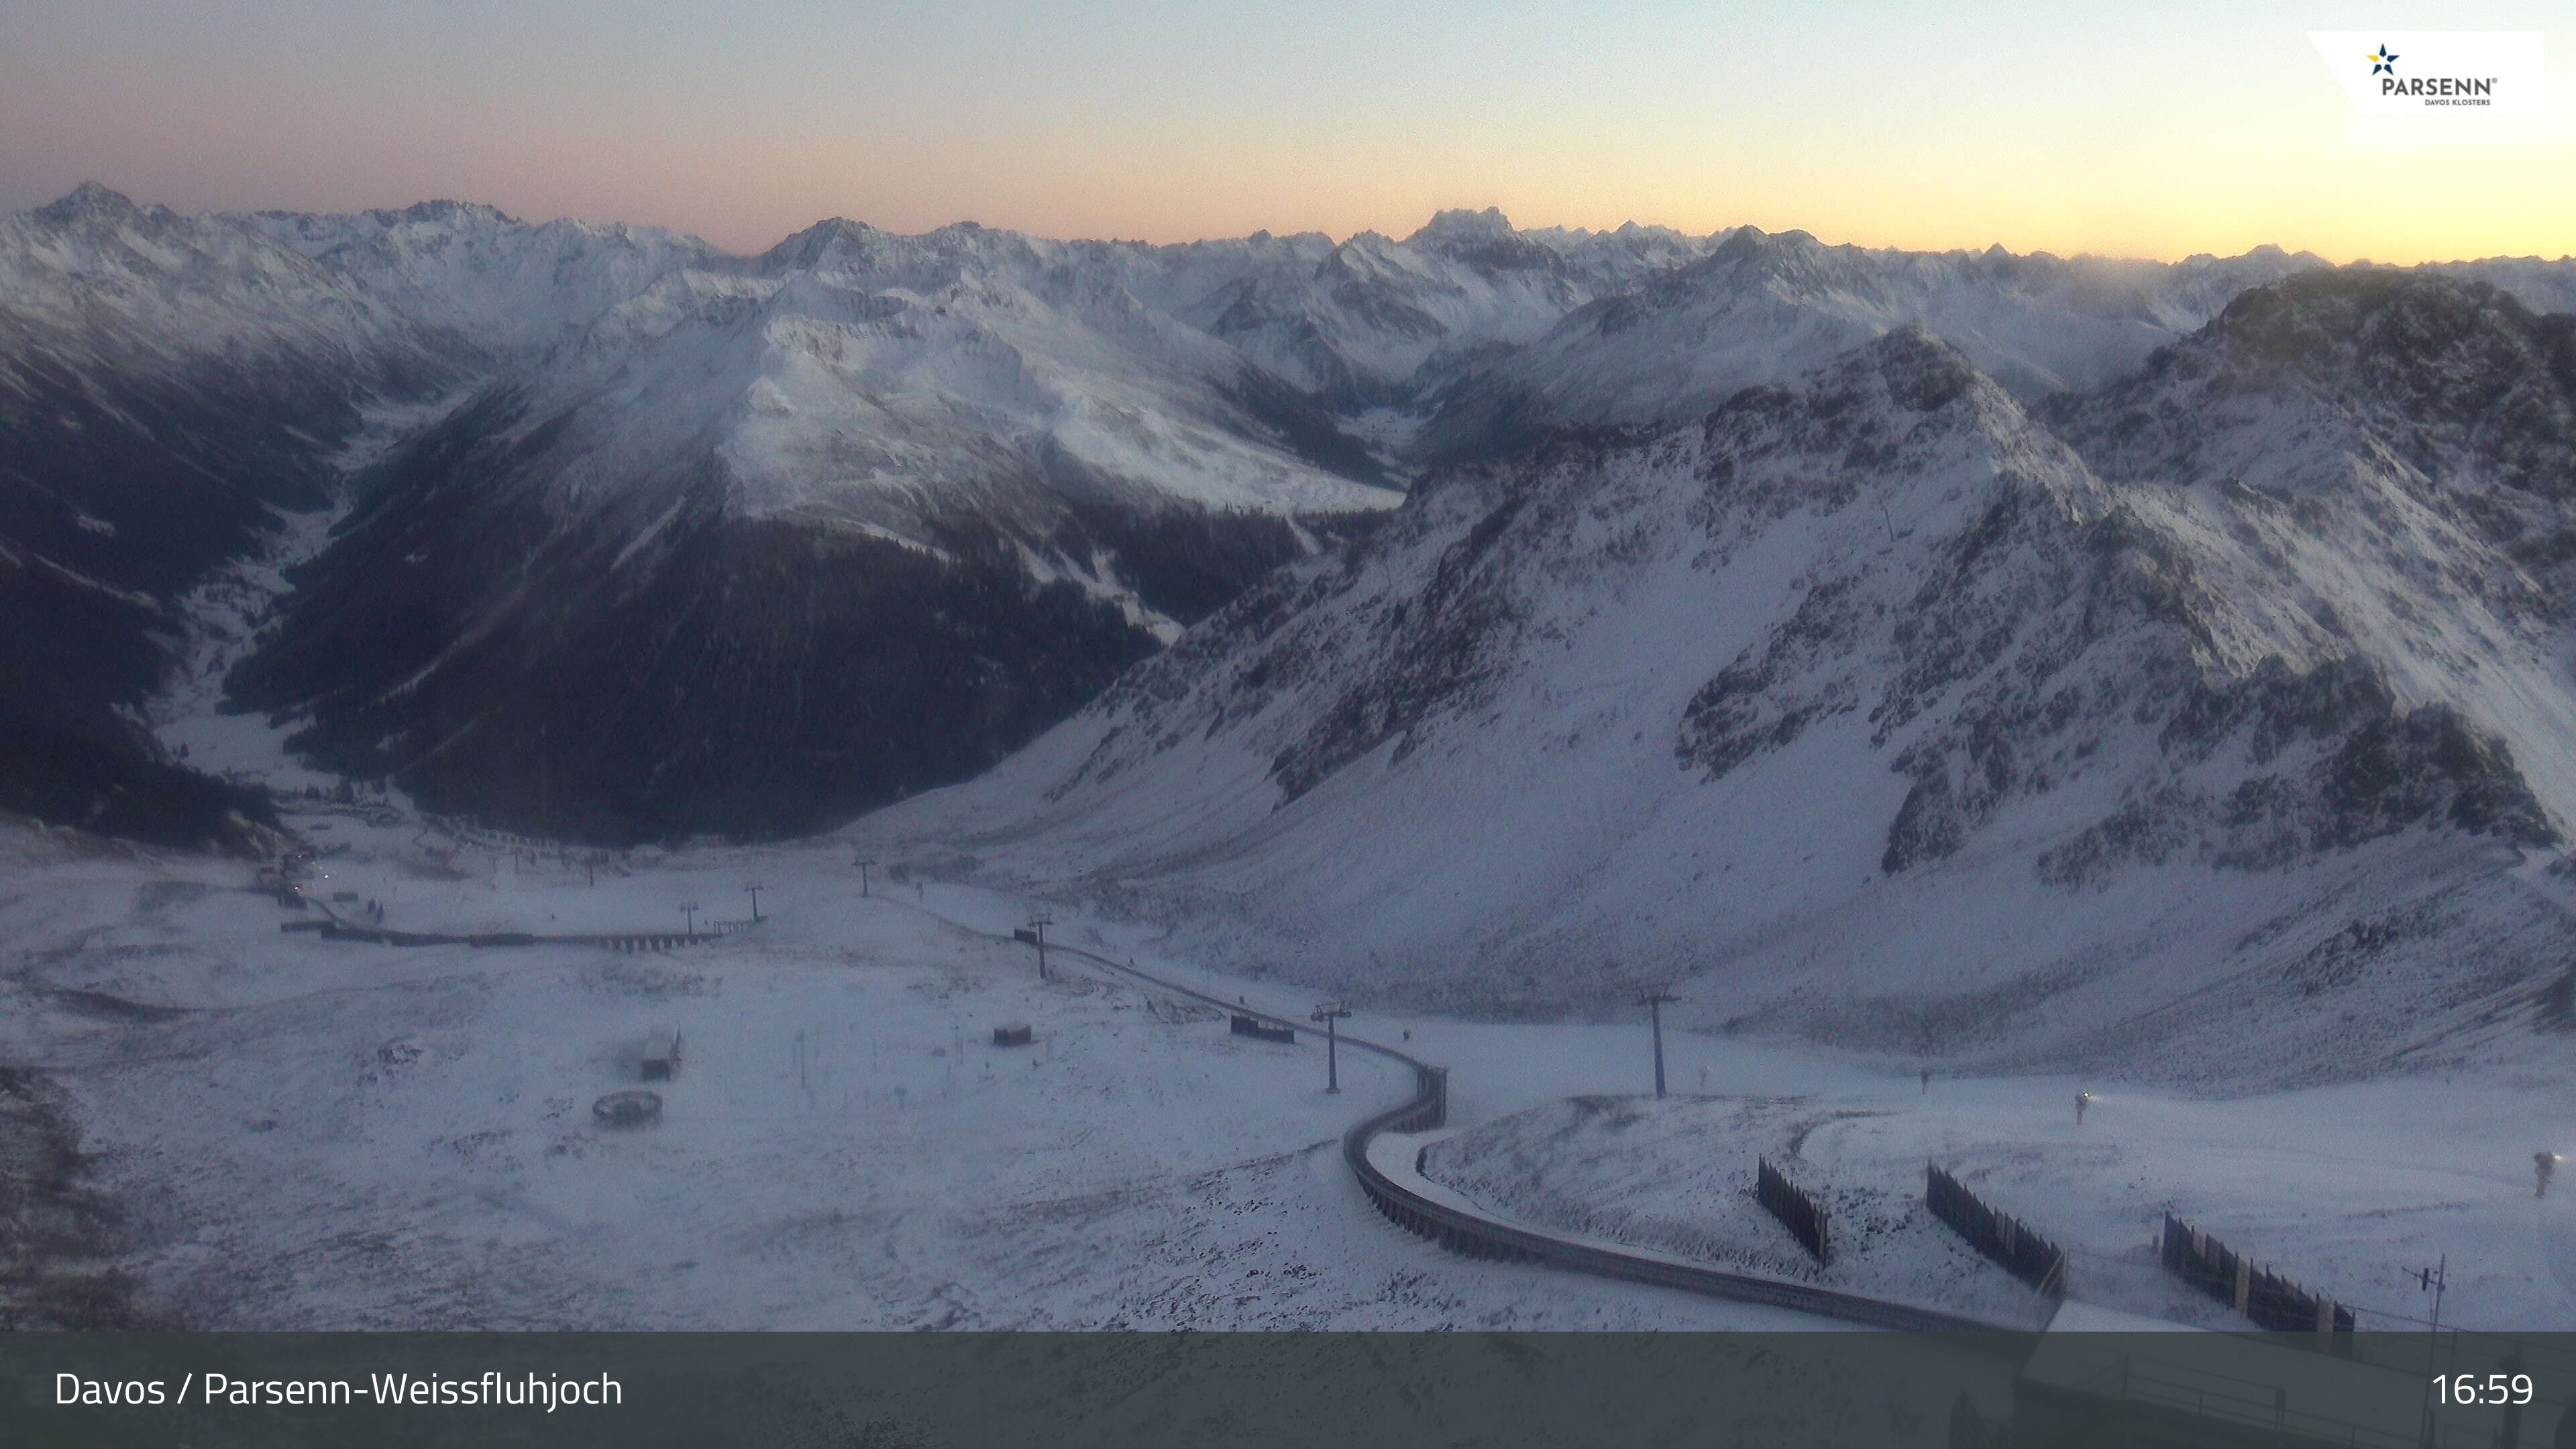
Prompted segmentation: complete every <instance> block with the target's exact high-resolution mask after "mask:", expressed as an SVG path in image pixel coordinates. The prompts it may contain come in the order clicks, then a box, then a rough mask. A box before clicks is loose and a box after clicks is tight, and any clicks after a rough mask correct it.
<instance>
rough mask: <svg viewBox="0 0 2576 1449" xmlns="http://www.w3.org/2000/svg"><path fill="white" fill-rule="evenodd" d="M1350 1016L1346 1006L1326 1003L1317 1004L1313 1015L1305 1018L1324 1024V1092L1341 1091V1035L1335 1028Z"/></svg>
mask: <svg viewBox="0 0 2576 1449" xmlns="http://www.w3.org/2000/svg"><path fill="white" fill-rule="evenodd" d="M1350 1014H1351V1009H1350V1007H1349V1005H1348V1004H1346V1003H1344V1002H1339V1001H1326V1002H1322V1003H1319V1004H1318V1005H1317V1006H1316V1007H1315V1011H1314V1014H1313V1015H1312V1016H1309V1017H1307V1018H1306V1019H1307V1020H1308V1021H1320V1022H1322V1023H1323V1024H1324V1090H1325V1091H1327V1092H1338V1091H1340V1090H1341V1089H1342V1060H1341V1046H1342V1042H1341V1034H1340V1032H1339V1031H1337V1030H1336V1029H1335V1028H1336V1027H1337V1025H1338V1024H1339V1023H1340V1022H1341V1021H1342V1019H1343V1018H1345V1017H1347V1016H1349V1015H1350Z"/></svg>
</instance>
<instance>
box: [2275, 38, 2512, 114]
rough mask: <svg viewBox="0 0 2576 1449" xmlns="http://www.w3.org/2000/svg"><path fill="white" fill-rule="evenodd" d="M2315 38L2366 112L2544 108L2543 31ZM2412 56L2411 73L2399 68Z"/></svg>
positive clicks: (2407, 68)
mask: <svg viewBox="0 0 2576 1449" xmlns="http://www.w3.org/2000/svg"><path fill="white" fill-rule="evenodd" d="M2308 40H2309V42H2310V43H2312V44H2313V45H2315V46H2316V48H2317V54H2318V55H2319V56H2321V57H2323V58H2324V59H2325V62H2326V65H2327V67H2328V68H2329V69H2330V70H2332V71H2333V73H2334V77H2335V80H2336V82H2337V83H2338V84H2340V85H2341V86H2342V87H2343V88H2344V93H2345V94H2347V95H2349V96H2351V97H2352V101H2353V104H2354V105H2355V106H2357V107H2359V108H2360V109H2361V110H2363V111H2365V112H2368V113H2372V114H2378V115H2424V114H2432V115H2444V114H2452V115H2457V114H2486V115H2494V114H2497V113H2499V112H2501V113H2507V114H2532V113H2536V112H2538V111H2539V110H2540V79H2541V63H2540V62H2541V51H2540V32H2538V31H2536V30H2451V31H2419V32H2409V33H2406V34H2400V35H2391V34H2380V35H2372V34H2369V33H2366V32H2361V31H2311V32H2309V35H2308ZM2401 59H2402V60H2404V61H2405V63H2406V64H2405V68H2404V70H2403V72H2402V73H2401V71H2400V70H2399V68H2398V62H2399V61H2400V60H2401Z"/></svg>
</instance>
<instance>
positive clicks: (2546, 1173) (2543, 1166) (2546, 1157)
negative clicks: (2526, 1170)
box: [2531, 1152, 2558, 1197]
mask: <svg viewBox="0 0 2576 1449" xmlns="http://www.w3.org/2000/svg"><path fill="white" fill-rule="evenodd" d="M2557 1170H2558V1154H2557V1153H2555V1152H2535V1153H2533V1154H2531V1174H2532V1176H2533V1177H2534V1178H2535V1179H2537V1181H2536V1182H2534V1184H2533V1185H2532V1193H2531V1195H2532V1196H2533V1197H2547V1196H2549V1177H2550V1174H2552V1173H2554V1172H2556V1171H2557Z"/></svg>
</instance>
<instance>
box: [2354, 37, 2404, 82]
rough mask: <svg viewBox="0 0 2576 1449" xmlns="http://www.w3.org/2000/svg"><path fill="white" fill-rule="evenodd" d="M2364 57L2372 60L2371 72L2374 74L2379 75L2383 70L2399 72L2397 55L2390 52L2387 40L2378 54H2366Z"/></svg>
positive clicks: (2391, 72)
mask: <svg viewBox="0 0 2576 1449" xmlns="http://www.w3.org/2000/svg"><path fill="white" fill-rule="evenodd" d="M2362 58H2363V59H2365V60H2367V61H2369V62H2370V73H2371V74H2372V75H2377V74H2379V73H2380V72H2381V71H2386V72H2388V73H2389V74H2390V75H2395V74H2397V57H2396V56H2395V55H2393V54H2391V53H2390V52H2389V49H2388V46H2387V44H2386V43H2385V42H2383V43H2382V44H2381V45H2380V47H2379V51H2378V53H2377V54H2375V55H2368V56H2364V57H2362Z"/></svg>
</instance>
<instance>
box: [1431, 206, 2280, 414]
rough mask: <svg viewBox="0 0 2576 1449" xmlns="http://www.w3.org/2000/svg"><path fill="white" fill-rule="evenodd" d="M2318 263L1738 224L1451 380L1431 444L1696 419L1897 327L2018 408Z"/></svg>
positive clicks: (2099, 374) (2094, 382)
mask: <svg viewBox="0 0 2576 1449" xmlns="http://www.w3.org/2000/svg"><path fill="white" fill-rule="evenodd" d="M2318 265H2322V263H2320V262H2319V261H2318V259H2317V258H2315V257H2312V256H2307V255H2305V254H2301V255H2298V256H2290V255H2288V254H2285V253H2283V252H2281V251H2279V250H2278V249H2276V248H2270V247H2266V248H2261V249H2258V250H2256V251H2252V252H2248V253H2246V254H2245V255H2244V256H2241V257H2209V256H2197V257H2192V258H2190V259H2188V260H2186V261H2182V262H2178V263H2174V264H2171V265H2166V264H2163V263H2156V262H2135V261H2118V260H2108V259H2104V258H2098V257H2078V258H2075V259H2073V260H2071V261H2070V260H2067V259H2064V258H2060V257H2055V256H2050V255H2048V254H2047V253H2044V252H2042V253H2034V254H2032V255H2030V256H2015V255H2013V254H2012V253H2009V252H2006V251H2004V250H2003V249H2002V248H2001V247H1995V248H1991V249H1989V250H1987V251H1985V252H1902V251H1879V250H1868V249H1864V248H1861V247H1855V246H1827V245H1825V244H1824V243H1822V242H1819V241H1817V240H1816V239H1815V238H1814V237H1812V236H1810V235H1808V234H1807V233H1805V232H1799V231H1793V232H1783V233H1779V234H1777V235H1770V234H1766V233H1764V232H1762V231H1761V230H1759V229H1758V228H1755V227H1749V226H1748V227H1743V228H1741V229H1739V230H1737V231H1735V232H1733V233H1732V234H1730V235H1728V236H1726V237H1724V238H1723V239H1722V240H1720V241H1718V242H1717V243H1716V244H1715V245H1714V246H1712V247H1710V248H1707V249H1706V250H1705V251H1704V253H1703V254H1702V255H1699V256H1697V257H1695V258H1693V259H1691V260H1689V261H1688V262H1686V263H1685V264H1683V265H1680V266H1673V267H1668V268H1665V269H1662V270H1660V271H1658V272H1656V273H1655V274H1654V275H1653V277H1652V279H1651V280H1650V281H1648V282H1647V283H1646V284H1645V285H1643V286H1641V287H1635V288H1630V289H1622V290H1620V291H1617V292H1615V293H1611V294H1609V295H1606V296H1603V297H1601V298H1600V299H1598V300H1595V301H1592V302H1590V303H1588V304H1587V305H1585V306H1583V307H1580V308H1577V309H1575V310H1573V311H1572V312H1570V313H1568V314H1566V315H1565V316H1564V317H1563V319H1562V320H1561V321H1558V322H1557V323H1556V324H1555V325H1554V326H1553V327H1552V328H1551V329H1550V330H1549V331H1548V332H1547V334H1546V335H1545V336H1544V337H1541V338H1538V339H1537V340H1536V341H1535V342H1534V343H1533V344H1532V345H1531V346H1528V347H1526V348H1521V349H1517V350H1514V351H1511V352H1508V353H1503V354H1499V355H1497V356H1494V357H1492V358H1491V359H1490V360H1488V361H1487V362H1486V363H1485V364H1484V365H1483V366H1481V367H1480V368H1478V369H1477V370H1476V371H1475V372H1473V373H1472V374H1470V375H1468V376H1466V377H1463V378H1460V379H1458V380H1456V381H1454V382H1452V383H1450V384H1449V385H1448V386H1447V387H1446V388H1445V389H1444V390H1443V392H1442V393H1441V395H1440V397H1439V408H1438V412H1437V414H1436V416H1435V417H1434V418H1433V419H1432V421H1431V424H1430V427H1429V428H1428V430H1427V434H1426V442H1425V445H1426V447H1427V449H1428V451H1430V452H1432V453H1434V454H1437V455H1441V456H1447V457H1474V456H1495V455H1498V454H1502V453H1508V452H1512V451H1516V450H1518V449H1520V448H1522V447H1526V446H1527V445H1529V444H1530V443H1531V442H1533V441H1534V440H1536V439H1537V438H1539V437H1541V436H1543V435H1544V434H1545V433H1546V432H1547V431H1548V430H1549V429H1551V428H1556V427H1562V426H1565V425H1568V424H1576V423H1583V424H1600V423H1611V424H1621V425H1628V424H1638V423H1655V422H1669V421H1672V420H1675V419H1678V418H1685V417H1692V416H1696V415H1698V414H1700V413H1704V412H1706V411H1708V410H1709V409H1710V408H1713V407H1715V406H1717V405H1718V404H1719V403H1722V402H1724V401H1725V400H1726V399H1727V398H1728V397H1729V396H1731V395H1732V394H1733V393H1734V392H1735V391H1736V390H1737V389H1739V388H1742V387H1747V386H1750V385H1752V384H1754V383H1759V382H1772V381H1778V380H1781V379H1784V378H1789V377H1794V376H1797V375H1798V374H1800V373H1803V372H1805V371H1807V370H1808V369H1810V368H1813V367H1816V366H1818V365H1820V364H1822V363H1823V362H1824V361H1825V360H1826V359H1828V358H1830V357H1832V356H1834V355H1836V354H1837V353H1840V352H1843V351H1845V350H1846V349H1848V348H1851V347H1853V346H1855V345H1857V344H1858V343H1860V342H1862V341H1865V340H1867V339H1868V338H1871V337H1875V336H1877V335H1879V334H1880V333H1882V332H1885V331H1887V330H1889V329H1890V328H1894V327H1901V326H1917V327H1922V328H1924V329H1926V330H1928V331H1930V332H1932V333H1934V334H1936V335H1938V336H1940V337H1942V338H1944V339H1945V340H1947V341H1948V342H1950V343H1951V344H1952V345H1953V346H1955V347H1958V348H1959V349H1960V350H1961V351H1963V352H1965V353H1966V354H1967V355H1968V356H1969V357H1970V358H1971V359H1972V360H1974V361H1975V362H1976V363H1977V365H1978V366H1979V367H1980V368H1982V369H1984V370H1985V372H1986V373H1987V374H1988V375H1989V376H1991V377H1993V378H1995V379H1996V380H1997V381H1998V382H2000V383H2002V384H2003V385H2004V386H2005V387H2006V388H2007V389H2008V390H2010V391H2011V392H2013V393H2015V394H2016V395H2018V396H2020V397H2022V398H2024V399H2030V398H2036V397H2041V396H2045V395H2047V394H2049V393H2052V392H2057V391H2061V390H2064V389H2067V388H2082V387H2092V386H2098V385H2099V384H2101V383H2103V382H2107V381H2109V380H2110V379H2111V378H2113V377H2116V376H2118V375H2120V374H2121V373H2123V372H2126V371H2127V370H2129V369H2130V368H2132V367H2134V366H2136V365H2137V364H2138V362H2140V361H2141V360H2143V359H2144V358H2145V357H2146V355H2147V354H2148V353H2149V352H2150V351H2153V350H2154V349H2155V348H2156V347H2157V346H2159V345H2161V344H2163V343H2165V342H2169V341H2171V340H2173V339H2174V338H2175V337H2178V336H2180V335H2182V334H2183V333H2186V332H2189V331H2190V330H2191V329H2193V328H2195V327H2197V326H2199V325H2200V324H2201V323H2203V322H2206V321H2208V320H2209V319H2210V317H2212V316H2214V315H2215V314H2216V313H2217V311H2218V309H2219V308H2221V307H2224V306H2225V305H2227V302H2228V301H2229V299H2231V298H2233V297H2234V296H2236V295H2237V294H2238V293H2240V292H2242V291H2244V290H2245V289H2246V288H2248V287H2253V286H2260V285H2262V284H2264V283H2267V282H2271V281H2275V280H2277V279H2279V278H2281V277H2283V276H2286V275H2289V274H2290V273H2292V272H2295V271H2298V270H2301V269H2303V268H2306V267H2313V266H2318Z"/></svg>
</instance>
